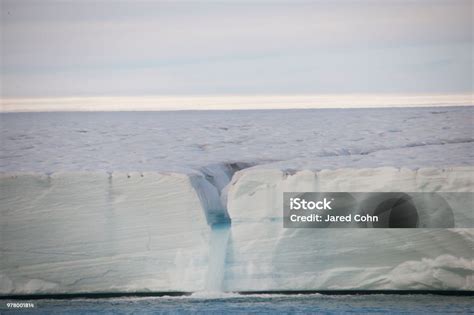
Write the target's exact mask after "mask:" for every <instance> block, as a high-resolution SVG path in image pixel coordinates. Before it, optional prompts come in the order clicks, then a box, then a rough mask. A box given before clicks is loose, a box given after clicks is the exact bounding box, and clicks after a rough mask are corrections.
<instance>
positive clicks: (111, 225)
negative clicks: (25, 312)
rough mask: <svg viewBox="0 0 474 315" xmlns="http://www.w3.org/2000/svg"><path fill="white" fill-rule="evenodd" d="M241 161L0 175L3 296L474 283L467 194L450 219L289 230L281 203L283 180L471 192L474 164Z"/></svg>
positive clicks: (292, 184)
mask: <svg viewBox="0 0 474 315" xmlns="http://www.w3.org/2000/svg"><path fill="white" fill-rule="evenodd" d="M244 167H245V165H237V164H228V165H215V166H210V167H208V168H205V169H202V170H201V172H199V173H195V174H191V175H182V174H174V173H169V174H160V173H153V172H150V173H120V172H114V173H112V174H107V173H93V172H83V173H81V172H77V173H55V174H52V175H49V176H48V175H38V174H22V175H19V174H17V175H6V174H4V175H2V177H1V178H0V179H1V180H0V198H1V201H2V208H1V210H0V211H1V212H0V214H1V220H0V252H1V255H0V294H14V293H63V292H67V293H77V292H111V291H112V292H130V291H132V292H136V291H202V290H208V291H218V290H226V291H254V290H269V291H272V290H325V289H472V281H473V279H472V273H473V269H472V260H473V252H472V244H473V242H474V233H473V229H472V228H470V227H469V224H467V223H466V222H468V219H470V220H472V217H470V216H472V204H471V205H470V208H469V207H464V206H463V204H462V203H456V200H449V202H450V203H451V205H452V207H453V210H454V220H455V228H452V229H403V230H400V229H337V230H330V229H284V228H283V223H282V208H281V207H282V196H283V192H285V191H334V192H336V191H341V192H348V191H351V192H357V191H359V192H367V191H381V192H384V191H397V190H398V191H445V192H446V191H471V192H472V191H473V190H474V189H473V186H474V185H473V169H472V168H470V167H465V168H452V169H444V170H442V169H422V170H418V171H413V170H409V169H394V168H379V169H352V170H351V169H340V170H333V171H318V172H314V171H299V172H292V173H288V172H284V171H280V170H269V169H256V168H251V169H246V170H243V171H240V172H238V173H236V174H235V175H234V172H235V171H237V170H239V169H242V168H244ZM231 178H232V182H231V183H230V184H229V185H227V186H226V183H227V181H228V180H230V179H231ZM468 206H469V205H468ZM231 221H232V225H230V222H231Z"/></svg>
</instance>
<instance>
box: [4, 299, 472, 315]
mask: <svg viewBox="0 0 474 315" xmlns="http://www.w3.org/2000/svg"><path fill="white" fill-rule="evenodd" d="M11 302H22V303H24V302H26V303H33V304H34V307H33V308H28V309H21V313H26V314H91V313H103V314H154V313H155V314H156V313H167V314H194V313H202V314H213V313H214V314H221V313H226V314H229V313H238V314H249V313H253V314H257V313H258V314H284V313H306V314H307V313H313V314H361V313H362V314H382V313H383V314H387V313H390V314H472V313H473V312H474V303H473V299H472V297H469V296H440V295H431V294H423V295H393V294H388V295H387V294H374V295H321V294H304V295H283V294H282V295H280V294H255V295H240V294H216V295H207V294H205V295H202V294H195V295H192V296H185V297H125V298H104V299H92V298H77V299H64V300H63V299H61V300H54V299H47V300H46V299H45V300H31V301H5V300H2V301H1V303H0V313H2V314H18V313H19V309H11V308H10V309H9V308H7V307H6V303H11Z"/></svg>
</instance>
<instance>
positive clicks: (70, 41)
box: [0, 0, 473, 98]
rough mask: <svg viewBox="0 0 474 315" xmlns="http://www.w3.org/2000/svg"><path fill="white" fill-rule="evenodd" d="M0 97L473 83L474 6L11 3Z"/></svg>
mask: <svg viewBox="0 0 474 315" xmlns="http://www.w3.org/2000/svg"><path fill="white" fill-rule="evenodd" d="M0 3H1V96H2V98H37V97H71V96H74V97H89V96H94V97H96V96H109V97H110V96H112V97H117V96H148V95H183V96H189V95H228V94H229V95H230V94H232V95H276V94H278V95H280V94H283V95H303V94H340V93H344V94H345V93H348V94H354V93H365V94H380V93H390V94H413V93H414V94H420V93H421V94H452V93H458V94H459V93H472V90H473V78H472V74H473V64H472V61H473V60H472V52H473V37H472V18H473V8H472V6H473V2H472V1H470V0H467V1H463V0H460V1H457V0H447V1H438V0H426V1H424V0H423V1H421V0H419V1H415V0H413V1H409V0H404V1H378V0H377V1H365V0H360V1H357V0H354V1H329V0H327V1H306V2H299V1H291V2H290V1H288V2H286V1H240V2H229V1H220V2H216V1H202V2H177V1H175V2H170V1H146V2H145V1H143V2H137V1H105V0H104V1H61V2H53V1H39V0H38V1H31V0H27V1H10V0H0Z"/></svg>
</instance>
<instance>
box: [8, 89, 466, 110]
mask: <svg viewBox="0 0 474 315" xmlns="http://www.w3.org/2000/svg"><path fill="white" fill-rule="evenodd" d="M473 105H474V101H473V94H472V93H465V94H461V93H459V94H367V93H366V94H362V93H359V94H298V95H288V94H286V95H275V94H274V95H271V94H268V95H263V94H262V95H186V96H182V95H181V96H180V95H150V96H85V97H84V96H69V97H37V98H14V97H12V98H0V113H11V112H99V111H102V112H103V111H179V110H252V109H260V110H262V109H269V110H270V109H318V108H390V107H395V108H397V107H447V106H450V107H451V106H473Z"/></svg>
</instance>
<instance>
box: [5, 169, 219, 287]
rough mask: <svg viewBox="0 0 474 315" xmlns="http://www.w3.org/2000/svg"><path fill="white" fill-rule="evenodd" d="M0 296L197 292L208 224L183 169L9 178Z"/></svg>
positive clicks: (201, 283)
mask: <svg viewBox="0 0 474 315" xmlns="http://www.w3.org/2000/svg"><path fill="white" fill-rule="evenodd" d="M0 185H1V189H0V194H1V200H2V209H1V220H0V227H1V232H0V233H1V238H0V251H1V255H0V293H1V294H11V293H42V292H48V293H56V292H68V293H74V292H109V291H114V292H115V291H122V292H127V291H197V290H202V289H203V288H204V287H205V277H206V274H207V266H208V255H209V242H210V229H209V226H208V224H207V219H206V215H205V213H204V212H203V210H202V208H201V201H200V199H199V198H198V196H197V194H196V192H195V189H194V187H193V185H192V183H191V181H190V178H189V177H188V176H186V175H180V174H158V173H120V172H116V173H113V174H110V175H109V174H106V173H63V174H61V173H57V174H52V175H51V176H46V175H35V174H25V175H14V176H8V175H4V176H3V177H2V178H1V181H0Z"/></svg>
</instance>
